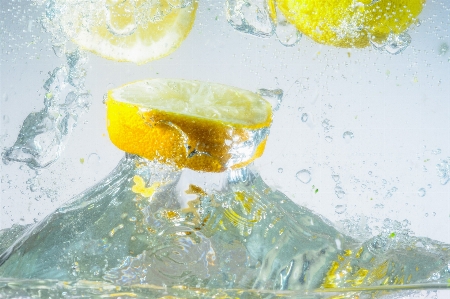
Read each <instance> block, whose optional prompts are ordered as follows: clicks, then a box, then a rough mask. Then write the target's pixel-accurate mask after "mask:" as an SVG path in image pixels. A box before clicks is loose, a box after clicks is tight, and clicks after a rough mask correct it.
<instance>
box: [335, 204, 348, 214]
mask: <svg viewBox="0 0 450 299" xmlns="http://www.w3.org/2000/svg"><path fill="white" fill-rule="evenodd" d="M334 211H335V212H336V214H342V213H344V212H345V211H347V205H337V206H336V207H334Z"/></svg>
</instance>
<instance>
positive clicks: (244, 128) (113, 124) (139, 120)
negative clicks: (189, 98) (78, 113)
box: [106, 79, 272, 172]
mask: <svg viewBox="0 0 450 299" xmlns="http://www.w3.org/2000/svg"><path fill="white" fill-rule="evenodd" d="M155 80H156V79H155ZM181 81H182V80H181ZM146 82H149V84H150V85H151V84H152V82H153V81H152V80H148V81H146ZM155 82H156V81H155ZM158 82H160V81H158ZM176 82H178V83H179V84H184V82H181V83H180V80H178V81H176ZM135 83H136V82H135ZM132 84H133V83H132ZM158 84H159V83H158ZM201 84H203V85H205V86H206V87H204V88H211V89H214V88H216V85H215V84H209V83H201ZM125 86H127V85H125ZM125 86H124V87H125ZM223 87H224V86H222V85H220V88H223ZM202 88H203V87H202ZM227 88H228V87H227ZM229 88H230V89H231V90H232V89H233V88H231V87H229ZM200 90H202V89H201V88H200ZM236 90H237V91H240V90H239V89H236ZM120 94H121V93H115V92H114V90H113V91H109V92H108V99H107V102H106V104H107V128H108V133H109V137H110V139H111V141H112V142H113V143H114V144H115V145H116V146H117V147H118V148H120V149H122V150H124V151H126V152H128V153H131V154H136V155H139V156H142V157H144V158H147V159H149V160H157V161H159V162H162V163H166V164H171V165H173V166H175V167H177V168H190V169H193V170H198V171H207V172H222V171H225V170H226V169H230V168H231V169H236V168H240V167H244V166H246V165H248V164H249V163H251V162H252V161H254V160H255V159H256V158H258V157H260V156H261V155H262V153H263V151H264V147H265V144H266V140H267V134H266V135H265V136H264V138H263V139H262V140H261V141H260V142H259V144H256V145H255V146H254V149H253V150H254V151H253V154H252V156H251V157H248V159H245V160H244V161H237V162H236V163H231V165H230V160H231V159H232V158H233V156H232V154H231V153H230V151H231V150H232V149H233V147H236V145H242V144H244V143H245V142H246V141H248V140H250V138H251V137H252V133H253V132H254V131H257V130H264V129H268V128H269V127H270V125H271V121H272V114H271V107H270V104H269V103H268V102H267V101H265V100H264V99H262V98H258V97H259V96H257V95H256V94H253V93H252V94H251V97H255V98H252V99H246V98H245V97H242V96H241V94H240V93H239V92H237V93H236V98H230V99H228V100H227V101H228V102H231V104H230V105H231V106H233V105H244V108H245V105H247V106H249V107H250V110H249V109H243V110H242V111H245V112H246V115H245V116H241V118H238V119H234V118H233V119H228V117H227V116H223V117H222V118H221V115H220V114H221V110H220V109H227V108H226V107H219V106H218V107H217V113H218V116H217V117H216V118H213V117H209V116H208V117H201V116H199V115H195V116H194V115H191V114H190V111H187V112H186V111H184V112H182V113H175V112H172V111H164V110H161V107H159V109H151V108H150V106H149V105H151V104H148V105H144V104H143V103H140V102H139V104H134V103H127V102H124V100H123V99H116V98H115V97H117V95H120ZM230 94H231V95H232V94H233V93H228V95H230ZM205 96H206V97H207V96H208V94H205ZM172 100H173V99H172ZM172 100H171V99H170V98H169V99H168V101H172ZM139 101H142V99H140V100H139ZM252 101H253V102H252ZM149 102H151V99H149ZM213 104H214V103H213ZM250 104H252V105H255V106H260V107H259V108H257V107H252V106H251V105H250ZM159 105H162V104H160V103H159ZM143 106H145V107H143ZM261 106H262V108H261ZM200 109H201V108H200ZM205 109H206V108H205ZM252 110H254V111H256V112H252ZM255 113H256V114H258V115H256V116H254V115H253V114H255ZM260 114H262V115H260ZM233 117H234V116H233ZM247 118H248V120H247ZM255 119H257V120H258V121H256V122H255Z"/></svg>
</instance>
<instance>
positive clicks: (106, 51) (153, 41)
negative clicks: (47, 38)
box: [56, 0, 198, 64]
mask: <svg viewBox="0 0 450 299" xmlns="http://www.w3.org/2000/svg"><path fill="white" fill-rule="evenodd" d="M56 1H57V2H58V5H59V7H60V8H61V9H60V11H61V12H60V13H61V14H62V16H60V18H61V27H62V28H63V30H64V31H65V33H66V34H67V35H68V36H69V38H70V39H72V41H73V42H74V43H76V44H77V45H79V46H80V47H81V48H83V49H85V50H89V51H92V52H94V53H96V54H97V55H100V56H102V57H104V58H108V59H111V60H115V61H130V62H134V63H137V64H143V63H146V62H148V61H151V60H155V59H158V58H161V57H164V56H166V55H169V54H170V53H172V52H173V51H175V50H176V49H177V48H178V47H179V45H180V44H181V42H182V41H183V40H184V39H185V38H186V37H187V35H188V34H189V32H190V30H191V28H192V26H193V24H194V20H195V14H196V10H197V5H198V2H197V0H190V1H188V0H159V1H154V0H126V1H119V0H92V1H82V2H80V1H79V0H56Z"/></svg>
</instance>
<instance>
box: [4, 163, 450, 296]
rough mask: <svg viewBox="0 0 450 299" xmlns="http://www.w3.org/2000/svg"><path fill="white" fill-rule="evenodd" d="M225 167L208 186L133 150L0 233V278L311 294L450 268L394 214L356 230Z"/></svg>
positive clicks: (446, 251) (437, 249) (404, 280)
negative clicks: (365, 234)
mask: <svg viewBox="0 0 450 299" xmlns="http://www.w3.org/2000/svg"><path fill="white" fill-rule="evenodd" d="M224 176H226V177H223V178H221V179H222V181H221V182H222V183H221V184H219V185H217V184H211V183H210V187H207V188H205V187H203V188H205V189H203V188H202V187H200V186H198V185H195V184H192V183H197V182H196V180H195V179H193V180H192V181H190V178H195V176H194V177H193V176H192V175H191V174H187V175H186V174H184V179H183V180H182V179H181V178H182V177H183V172H180V171H176V170H174V169H172V168H171V167H169V166H165V165H162V164H159V163H156V162H151V161H147V160H145V159H142V158H139V157H137V156H133V155H127V156H126V157H125V158H124V159H123V160H122V161H121V162H120V164H119V165H118V166H117V167H116V169H115V170H114V171H113V172H112V173H111V174H110V175H109V176H108V177H106V178H105V179H104V180H103V181H102V182H100V183H98V184H97V185H96V186H94V187H92V188H90V189H88V190H87V191H85V192H83V193H82V194H80V195H79V196H77V197H75V198H74V199H73V200H71V201H70V202H69V203H67V204H65V205H63V206H62V207H60V208H59V209H57V210H56V211H55V212H54V213H52V214H50V215H49V216H48V217H46V218H45V219H44V220H42V221H41V222H39V223H38V224H36V225H34V226H30V227H18V226H15V227H13V228H12V229H10V230H6V231H3V232H2V237H3V238H2V239H1V240H2V241H1V243H0V248H3V250H2V251H3V253H1V255H0V277H4V278H16V279H19V282H18V283H19V284H20V283H25V284H27V282H21V281H22V280H23V279H25V280H30V279H31V281H30V283H31V282H32V283H38V284H39V283H40V282H39V281H41V280H44V281H43V282H42V283H43V284H44V285H50V287H49V288H50V289H51V290H52V291H54V292H57V291H60V290H58V286H59V287H61V283H62V282H63V281H67V282H69V283H71V284H72V286H73V285H74V284H76V282H77V281H82V282H83V283H87V281H91V282H93V283H95V284H103V283H106V284H110V285H113V286H120V287H121V286H126V287H130V286H135V288H136V285H143V286H142V287H143V288H145V286H148V285H150V286H163V287H168V288H174V287H176V286H179V285H182V286H184V287H188V288H200V289H206V290H218V289H229V290H234V289H237V290H265V291H295V290H297V291H301V292H309V291H317V290H322V291H323V290H324V289H326V288H329V289H331V290H335V291H336V290H339V289H340V288H343V289H344V290H345V289H352V288H355V287H356V288H362V287H379V286H381V287H386V286H389V285H395V286H399V285H400V286H401V285H408V284H412V285H415V284H420V283H423V284H427V283H432V284H438V285H441V286H446V284H447V281H448V279H449V278H450V273H449V270H450V269H449V264H450V246H449V245H446V244H443V243H440V242H436V241H433V240H430V239H426V238H416V237H412V236H410V235H409V231H408V230H406V229H404V228H403V227H402V225H400V224H399V223H396V222H392V221H389V220H386V221H385V223H384V228H383V230H382V232H381V233H380V234H379V235H377V236H376V237H373V238H369V239H367V240H364V241H361V240H357V239H354V238H352V237H349V236H347V235H344V234H342V233H341V232H340V231H338V230H337V229H336V228H334V226H333V225H332V224H331V223H330V222H329V221H328V220H326V219H324V218H322V217H321V216H319V215H317V214H314V213H313V212H312V211H310V210H308V209H306V208H304V207H301V206H298V205H296V204H295V203H293V202H292V201H291V200H289V199H288V198H287V197H286V196H285V195H284V194H282V193H281V192H279V191H275V190H272V189H271V188H270V187H269V186H268V185H267V184H265V183H264V182H263V181H262V179H261V178H260V176H259V175H258V174H256V173H253V172H252V171H251V170H250V169H248V168H244V169H240V170H236V171H230V172H228V173H226V174H224ZM204 177H206V178H207V177H208V176H207V175H206V176H204ZM142 182H143V183H142ZM187 182H189V185H188V188H186V187H185V186H186V184H187ZM198 182H202V180H199V181H198ZM207 182H208V180H206V181H203V186H205V184H207ZM183 186H184V187H185V188H183ZM218 186H220V187H218ZM14 238H15V239H14ZM14 283H17V281H15V280H13V281H10V282H4V286H3V288H2V289H1V292H3V294H7V292H9V291H10V288H11V287H12V285H14ZM31 288H32V287H31ZM55 288H56V289H55ZM152 288H157V287H152ZM78 291H80V292H83V291H82V290H78ZM153 291H156V292H157V290H153ZM130 292H132V291H130ZM231 292H232V291H231ZM260 295H261V294H260Z"/></svg>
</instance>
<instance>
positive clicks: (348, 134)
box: [342, 131, 353, 140]
mask: <svg viewBox="0 0 450 299" xmlns="http://www.w3.org/2000/svg"><path fill="white" fill-rule="evenodd" d="M342 138H344V139H345V140H350V139H353V132H350V131H345V132H344V134H342Z"/></svg>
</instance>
